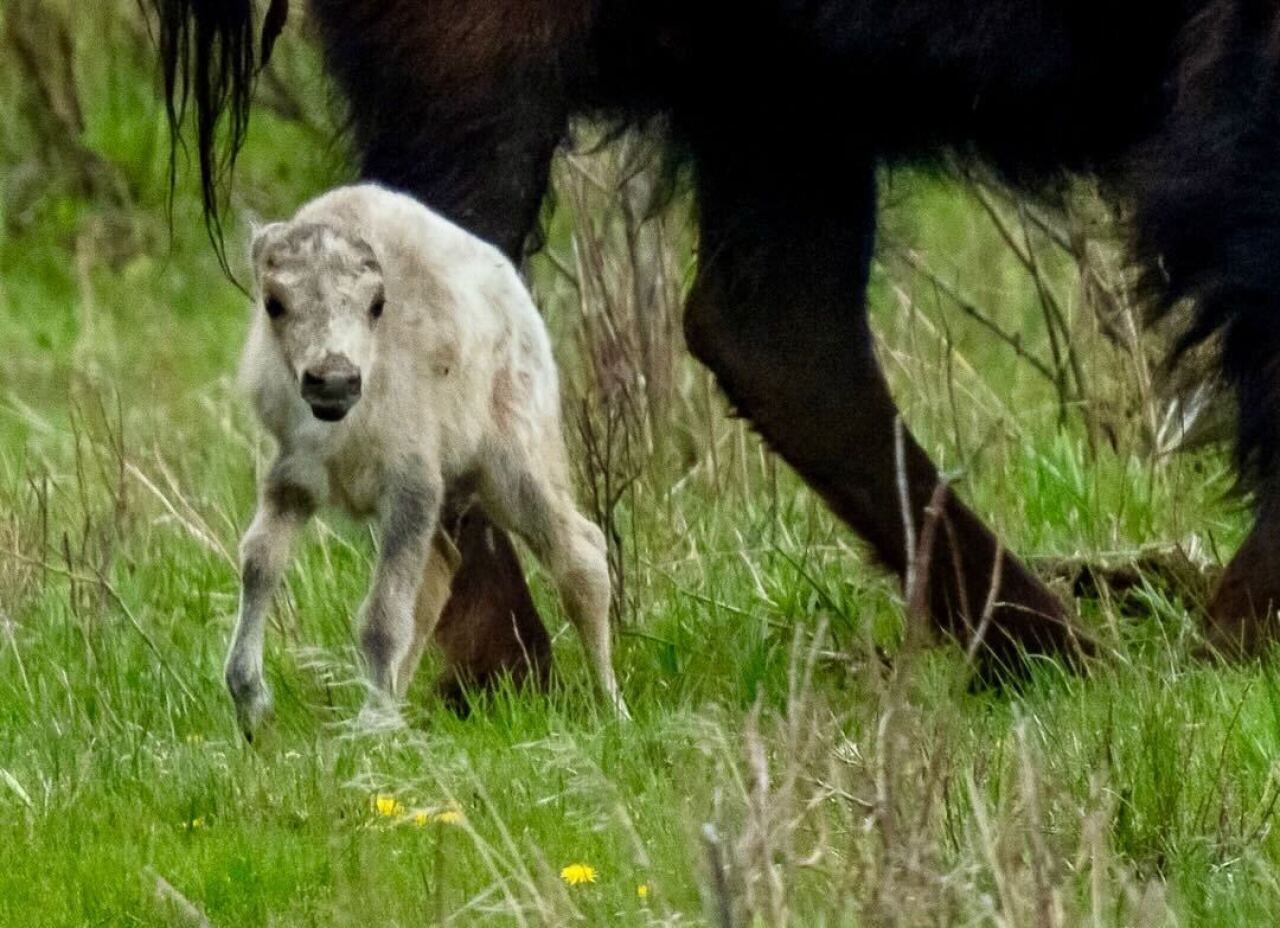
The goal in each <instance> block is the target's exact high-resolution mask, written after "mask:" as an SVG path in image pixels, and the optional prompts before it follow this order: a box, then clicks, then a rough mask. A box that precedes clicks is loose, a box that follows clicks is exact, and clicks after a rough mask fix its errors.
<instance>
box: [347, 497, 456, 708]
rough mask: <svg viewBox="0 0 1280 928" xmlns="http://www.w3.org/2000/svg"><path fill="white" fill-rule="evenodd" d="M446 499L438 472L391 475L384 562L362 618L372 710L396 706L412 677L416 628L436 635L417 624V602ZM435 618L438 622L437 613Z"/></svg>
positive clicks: (385, 510) (383, 518)
mask: <svg viewBox="0 0 1280 928" xmlns="http://www.w3.org/2000/svg"><path fill="white" fill-rule="evenodd" d="M441 500H442V493H441V481H440V479H439V478H438V477H430V478H428V477H424V476H421V475H417V474H409V473H406V474H399V475H395V476H392V477H391V478H390V479H389V483H388V487H387V490H386V492H385V495H384V502H383V505H382V514H381V521H382V528H381V543H380V546H379V550H378V564H377V567H375V568H374V574H373V585H372V587H371V588H370V590H369V596H368V598H367V599H366V600H365V603H364V607H363V610H362V612H363V615H362V618H361V622H360V648H361V650H362V651H363V652H364V659H365V664H366V667H367V669H368V673H369V682H370V684H371V686H372V692H371V693H370V698H369V701H368V703H366V706H365V709H366V715H367V714H368V713H369V712H375V713H376V712H377V711H379V710H381V709H383V708H386V707H388V706H389V705H394V701H395V700H396V698H397V697H398V696H400V695H401V693H402V690H403V685H402V684H407V682H408V681H407V680H405V681H401V680H400V675H401V673H402V672H403V669H404V668H405V667H406V660H407V659H408V658H409V656H410V653H411V651H412V649H413V643H414V637H415V631H416V633H417V634H421V635H423V636H424V637H427V638H429V636H430V634H431V629H430V628H426V629H417V628H416V622H415V616H414V613H415V608H414V607H415V605H416V602H417V598H418V591H419V588H420V587H421V585H422V580H423V572H424V570H425V568H426V565H427V560H428V558H429V557H430V555H431V541H432V537H433V536H434V534H435V529H436V524H437V523H438V521H439V513H440V504H441ZM430 621H431V624H434V618H433V619H431V620H430Z"/></svg>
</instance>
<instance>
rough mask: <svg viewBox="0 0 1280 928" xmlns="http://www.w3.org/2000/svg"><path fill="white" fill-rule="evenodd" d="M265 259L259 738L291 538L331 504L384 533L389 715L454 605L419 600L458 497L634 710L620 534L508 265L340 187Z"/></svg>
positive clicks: (380, 696)
mask: <svg viewBox="0 0 1280 928" xmlns="http://www.w3.org/2000/svg"><path fill="white" fill-rule="evenodd" d="M252 255H253V269H254V281H255V284H256V289H257V298H258V299H257V304H256V306H255V311H254V318H253V323H252V328H251V331H250V335H249V341H248V345H247V347H246V349H245V356H244V362H243V370H242V379H243V381H244V383H245V385H246V387H247V388H248V390H249V393H250V395H251V397H252V401H253V405H254V408H255V409H256V411H257V413H258V415H259V416H260V418H261V420H262V422H263V424H264V425H265V426H266V428H267V429H268V430H269V431H270V432H271V434H272V435H273V436H274V437H275V439H276V441H277V443H278V445H279V449H278V456H277V458H276V460H275V462H274V464H273V465H272V466H271V469H270V471H269V473H268V474H267V476H266V479H265V481H264V484H263V486H262V492H261V500H260V503H259V507H258V511H257V514H256V515H255V517H254V520H253V524H252V525H251V526H250V527H249V530H248V532H247V533H246V534H245V537H244V540H243V541H242V543H241V578H242V592H241V601H240V616H239V621H238V623H237V625H236V630H235V637H234V639H233V641H232V644H231V652H230V654H229V656H228V658H227V668H226V680H227V687H228V688H229V689H230V691H231V696H232V698H233V699H234V700H235V705H236V711H237V714H238V716H239V719H240V724H241V727H242V728H243V730H244V732H245V734H246V735H247V736H249V737H250V738H252V736H253V732H254V730H255V728H256V726H257V725H258V723H259V721H260V720H261V719H262V717H263V716H264V715H265V714H266V713H268V712H269V711H270V708H271V695H270V691H269V690H268V688H267V685H266V683H265V681H264V680H263V675H262V648H263V632H264V624H265V613H266V609H267V606H268V604H269V602H270V599H271V596H272V593H273V591H274V589H275V587H276V585H277V583H278V581H279V579H280V575H281V573H282V571H283V569H284V567H285V562H286V560H287V557H288V552H289V547H290V543H291V541H292V540H293V539H294V537H295V536H296V535H297V533H298V530H299V529H300V528H302V526H303V525H304V524H305V523H306V521H307V519H308V517H309V516H310V515H311V514H312V513H313V512H314V511H315V510H316V508H317V507H318V506H320V505H324V504H326V503H330V504H334V505H336V506H339V507H341V508H342V509H344V510H346V511H347V512H348V513H350V514H351V515H352V516H354V517H356V518H376V519H377V520H378V522H379V524H380V529H381V543H380V546H379V551H378V563H377V567H376V569H375V571H374V575H373V583H372V588H371V589H370V591H369V594H368V597H367V599H366V600H365V603H364V606H363V616H362V618H361V626H360V644H361V647H362V649H363V652H364V656H365V660H366V662H367V665H368V672H369V676H370V679H371V683H372V685H373V696H372V697H371V698H372V699H373V700H374V704H375V707H376V705H377V704H379V703H381V702H382V701H383V700H394V699H396V698H397V697H399V696H401V695H403V693H404V692H405V689H406V688H407V686H408V683H409V679H410V677H411V676H412V674H413V671H414V669H415V665H416V662H417V656H418V655H419V654H420V653H421V648H422V645H423V643H425V641H426V640H427V639H428V637H429V636H430V634H431V629H432V626H433V624H434V623H435V620H436V618H437V617H438V615H439V607H440V605H442V603H441V602H440V601H439V599H440V597H439V596H438V595H437V596H435V597H434V600H435V601H434V602H433V603H429V604H424V603H423V602H420V601H419V599H420V597H419V594H420V587H422V586H423V576H424V572H425V571H426V568H427V562H428V559H429V558H430V557H432V548H433V543H432V541H433V537H434V535H435V532H436V528H437V525H438V522H439V515H440V509H441V505H442V503H443V501H444V499H445V496H446V494H451V498H453V497H454V496H457V495H466V494H471V495H473V496H474V499H475V500H476V502H477V503H478V504H479V505H480V506H481V507H483V509H484V510H485V511H486V512H487V513H488V514H489V516H490V517H491V518H492V519H493V520H494V521H495V522H497V523H498V524H499V525H501V526H502V527H504V528H506V529H508V530H510V531H512V532H514V533H515V534H516V535H518V536H519V537H521V538H522V539H524V541H525V542H527V543H528V545H529V547H530V548H531V549H532V550H533V552H534V554H535V555H536V556H537V557H538V559H539V560H540V561H541V562H542V564H543V565H544V566H545V567H546V569H547V570H548V571H549V572H550V574H551V576H552V577H553V578H554V580H555V583H556V586H557V588H558V590H559V592H560V595H561V597H562V599H563V601H564V606H565V610H566V611H567V613H568V615H569V618H570V619H571V620H572V622H573V624H574V626H575V627H576V629H577V631H578V634H579V635H580V636H581V639H582V644H583V647H584V648H585V650H586V654H587V660H588V662H589V664H590V667H591V670H592V672H593V673H594V675H595V679H596V682H597V683H598V685H599V687H600V690H601V691H602V692H603V694H604V695H605V697H606V698H607V699H608V700H609V702H610V704H611V705H612V706H613V708H614V709H615V710H616V711H618V712H619V713H623V714H625V711H626V710H625V707H624V704H623V702H622V699H621V697H620V695H619V692H618V685H617V682H616V681H615V679H614V675H613V668H612V664H611V660H610V655H609V650H610V642H609V625H608V616H609V595H610V594H609V572H608V567H607V562H606V558H605V546H604V537H603V535H602V534H601V532H600V530H599V529H598V528H597V527H596V526H595V525H593V524H592V523H591V522H589V521H587V519H585V518H584V517H583V516H582V515H581V514H580V513H579V512H578V510H577V508H576V506H575V505H574V502H573V497H572V494H571V490H570V480H569V472H568V465H567V460H566V454H565V447H564V439H563V436H562V432H561V424H560V398H559V387H558V384H557V375H556V367H555V362H554V360H553V359H552V356H551V347H550V344H549V342H548V339H547V334H546V330H545V328H544V327H543V323H542V319H541V317H540V316H539V315H538V312H537V310H536V309H535V307H534V305H533V302H532V300H531V299H530V298H529V295H528V293H527V292H526V290H525V288H524V285H523V284H522V283H521V281H520V278H519V276H518V275H517V274H516V271H515V269H514V268H513V267H512V266H511V264H510V262H508V261H507V259H506V258H505V257H504V256H503V255H502V254H500V253H499V252H498V251H497V250H496V249H494V248H493V247H491V246H489V245H487V244H486V243H484V242H482V241H480V240H479V239H477V238H475V237H474V236H472V235H470V234H468V233H467V232H465V231H463V230H462V229H460V228H458V227H457V226H455V225H453V224H452V223H450V222H449V221H447V220H446V219H444V218H443V217H441V216H438V215H436V214H435V213H432V212H431V211H430V210H428V209H427V208H426V207H424V206H423V205H422V204H420V203H418V202H417V201H416V200H413V199H411V198H409V197H407V196H404V195H401V194H397V193H393V192H391V191H389V190H386V189H383V188H381V187H378V186H373V185H360V186H354V187H344V188H340V189H338V190H334V191H332V192H330V193H327V194H325V195H324V196H321V197H319V198H318V199H316V200H313V201H312V202H310V203H308V204H306V205H305V206H303V207H302V209H300V210H299V211H298V213H297V215H296V216H294V218H293V219H292V220H290V221H288V222H280V223H274V224H271V225H268V226H266V227H264V228H262V229H260V230H258V231H257V232H256V233H255V236H254V239H253V248H252ZM428 585H430V584H428ZM437 585H438V584H437ZM422 592H423V594H424V595H423V597H422V598H423V599H426V598H431V597H427V596H426V594H425V590H423V591H422ZM415 607H416V617H415Z"/></svg>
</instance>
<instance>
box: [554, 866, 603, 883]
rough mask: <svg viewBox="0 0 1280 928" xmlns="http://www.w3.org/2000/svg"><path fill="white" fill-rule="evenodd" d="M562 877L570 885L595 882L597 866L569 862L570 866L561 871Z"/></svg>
mask: <svg viewBox="0 0 1280 928" xmlns="http://www.w3.org/2000/svg"><path fill="white" fill-rule="evenodd" d="M560 879H562V880H564V881H565V882H566V883H568V884H569V885H570V886H578V885H581V884H582V883H594V882H595V881H596V868H595V867H593V866H591V864H569V866H567V867H565V868H564V869H563V870H561V871H560Z"/></svg>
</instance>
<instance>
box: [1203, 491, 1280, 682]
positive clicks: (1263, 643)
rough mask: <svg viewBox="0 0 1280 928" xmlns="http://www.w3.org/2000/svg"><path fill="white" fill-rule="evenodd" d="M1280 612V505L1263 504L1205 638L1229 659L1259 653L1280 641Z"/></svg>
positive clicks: (1217, 598) (1223, 584)
mask: <svg viewBox="0 0 1280 928" xmlns="http://www.w3.org/2000/svg"><path fill="white" fill-rule="evenodd" d="M1277 609H1280V500H1277V501H1276V503H1273V504H1271V505H1265V504H1264V505H1262V506H1260V507H1259V509H1258V516H1257V519H1256V521H1255V522H1254V524H1253V529H1252V530H1251V531H1250V532H1249V535H1248V537H1246V538H1245V540H1244V544H1242V545H1241V546H1240V550H1239V551H1237V552H1236V556H1235V557H1233V558H1232V559H1231V562H1230V563H1229V564H1228V565H1227V569H1226V570H1225V571H1224V572H1223V574H1222V579H1221V580H1219V582H1218V589H1217V590H1216V591H1215V593H1214V595H1213V600H1212V601H1211V602H1210V603H1209V621H1208V624H1207V625H1206V627H1205V638H1206V639H1207V640H1208V642H1209V644H1210V645H1212V646H1213V647H1214V648H1215V649H1216V650H1218V651H1219V652H1221V653H1222V654H1223V655H1224V656H1227V657H1249V656H1253V655H1257V654H1259V653H1260V652H1261V651H1263V650H1264V649H1265V648H1266V647H1267V646H1268V645H1269V644H1271V643H1272V642H1274V641H1275V640H1276V631H1277V627H1276V610H1277Z"/></svg>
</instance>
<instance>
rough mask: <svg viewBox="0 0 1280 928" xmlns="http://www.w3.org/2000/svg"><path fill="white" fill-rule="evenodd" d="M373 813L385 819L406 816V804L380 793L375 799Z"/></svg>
mask: <svg viewBox="0 0 1280 928" xmlns="http://www.w3.org/2000/svg"><path fill="white" fill-rule="evenodd" d="M373 811H374V812H375V813H377V814H378V815H381V816H382V817H383V818H391V817H393V816H396V815H404V803H402V802H401V801H400V800H399V799H397V798H396V797H395V796H388V795H386V794H385V793H379V794H378V795H377V796H374V797H373Z"/></svg>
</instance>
